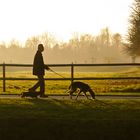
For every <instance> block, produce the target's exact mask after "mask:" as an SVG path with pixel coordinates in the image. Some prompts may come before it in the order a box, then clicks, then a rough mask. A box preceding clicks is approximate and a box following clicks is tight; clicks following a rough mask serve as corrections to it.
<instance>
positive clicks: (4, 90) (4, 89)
mask: <svg viewBox="0 0 140 140" xmlns="http://www.w3.org/2000/svg"><path fill="white" fill-rule="evenodd" d="M3 92H6V88H5V63H3Z"/></svg>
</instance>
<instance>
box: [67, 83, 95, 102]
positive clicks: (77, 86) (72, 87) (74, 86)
mask: <svg viewBox="0 0 140 140" xmlns="http://www.w3.org/2000/svg"><path fill="white" fill-rule="evenodd" d="M78 89H79V90H78ZM77 90H78V94H77V96H76V100H77V98H78V96H79V95H80V93H81V92H83V93H84V95H85V96H86V97H87V99H88V96H87V94H86V92H89V93H90V95H91V97H92V98H93V99H95V93H94V91H93V90H92V89H91V87H90V86H89V85H88V84H85V83H83V82H73V83H72V84H71V85H70V86H69V94H70V98H71V99H72V95H73V93H74V92H75V91H77Z"/></svg>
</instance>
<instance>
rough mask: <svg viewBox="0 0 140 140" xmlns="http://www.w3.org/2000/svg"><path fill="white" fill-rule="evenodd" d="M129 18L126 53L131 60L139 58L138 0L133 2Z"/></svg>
mask: <svg viewBox="0 0 140 140" xmlns="http://www.w3.org/2000/svg"><path fill="white" fill-rule="evenodd" d="M131 10H132V11H131V15H130V18H129V28H128V37H127V40H128V43H129V45H127V47H126V51H127V53H128V54H129V55H131V56H132V59H135V57H137V56H140V0H135V2H134V3H133V6H132V7H131Z"/></svg>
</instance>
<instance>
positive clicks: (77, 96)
mask: <svg viewBox="0 0 140 140" xmlns="http://www.w3.org/2000/svg"><path fill="white" fill-rule="evenodd" d="M80 93H81V90H79V92H78V93H77V96H76V100H77V98H78V96H79V95H80Z"/></svg>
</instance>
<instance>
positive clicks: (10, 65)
mask: <svg viewBox="0 0 140 140" xmlns="http://www.w3.org/2000/svg"><path fill="white" fill-rule="evenodd" d="M32 66H33V65H31V64H5V63H3V64H0V67H2V77H0V80H2V82H3V92H5V91H6V81H7V80H37V78H8V77H6V68H7V67H32ZM48 66H49V67H50V68H53V67H65V68H66V67H69V68H70V73H71V74H70V75H71V76H70V77H69V78H45V80H70V81H71V82H73V80H126V79H132V80H133V79H137V80H138V79H140V77H79V78H75V77H74V72H75V71H74V68H75V67H95V66H96V67H100V66H105V67H110V66H113V67H114V66H115V67H117V66H119V67H125V66H135V67H138V66H140V63H112V64H48Z"/></svg>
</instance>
